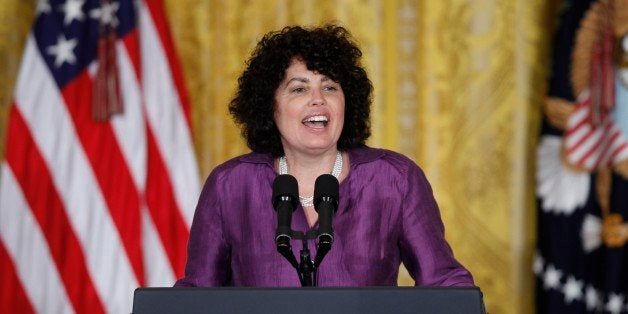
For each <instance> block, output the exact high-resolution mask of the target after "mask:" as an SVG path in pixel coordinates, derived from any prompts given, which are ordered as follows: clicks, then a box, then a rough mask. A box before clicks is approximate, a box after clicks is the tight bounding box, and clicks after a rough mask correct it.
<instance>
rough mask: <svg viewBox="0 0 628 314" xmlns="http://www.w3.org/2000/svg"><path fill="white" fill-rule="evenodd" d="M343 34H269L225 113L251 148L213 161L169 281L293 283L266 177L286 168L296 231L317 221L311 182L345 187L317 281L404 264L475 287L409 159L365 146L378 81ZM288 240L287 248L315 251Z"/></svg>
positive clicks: (367, 277)
mask: <svg viewBox="0 0 628 314" xmlns="http://www.w3.org/2000/svg"><path fill="white" fill-rule="evenodd" d="M361 56H362V53H361V51H360V49H359V48H358V47H357V45H356V44H355V43H354V42H353V40H352V38H351V36H350V34H349V33H348V31H347V30H346V29H344V28H342V27H339V26H335V25H328V26H324V27H320V28H311V29H306V28H302V27H299V26H294V27H286V28H284V29H283V30H281V31H278V32H272V33H269V34H267V35H265V36H264V37H263V38H262V40H261V41H260V42H259V43H258V45H257V47H256V48H255V50H254V52H253V54H252V56H251V58H250V59H249V60H248V62H247V68H246V69H245V71H244V72H243V73H242V75H241V76H240V78H239V79H238V89H237V92H236V95H235V97H234V99H233V100H232V101H231V103H230V106H229V110H230V112H231V114H232V115H233V117H234V119H235V121H236V122H237V123H238V124H239V125H240V126H241V127H242V134H243V136H244V138H245V139H246V141H247V144H248V146H249V148H250V149H251V150H252V152H251V153H249V154H246V155H243V156H240V157H237V158H234V159H232V160H229V161H227V162H225V163H224V164H222V165H220V166H218V167H217V168H215V169H214V170H213V171H212V173H211V174H210V175H209V177H208V179H207V181H206V183H205V186H204V188H203V191H202V193H201V196H200V199H199V202H198V206H197V208H196V213H195V216H194V221H193V223H192V229H191V232H190V239H189V244H188V259H187V265H186V269H185V277H183V278H182V279H180V280H178V281H177V283H176V286H198V287H211V286H256V287H281V286H299V285H300V283H299V277H298V276H297V274H296V273H295V269H294V267H293V265H291V264H290V263H289V262H288V261H287V260H286V259H284V257H283V256H282V255H280V254H279V253H278V252H277V247H276V245H275V228H276V227H277V213H276V212H275V211H274V210H273V204H272V202H271V199H272V197H273V189H272V186H273V181H274V179H275V178H276V177H277V176H278V175H281V174H290V175H292V176H294V177H295V178H296V181H297V182H298V194H299V197H298V198H299V204H298V205H297V209H296V211H295V212H294V215H293V217H292V229H294V230H302V231H307V230H312V229H314V228H317V224H318V215H317V212H316V211H315V208H314V204H313V197H312V196H313V194H314V185H315V181H316V179H317V178H318V177H319V176H321V175H322V174H331V175H333V176H334V177H336V178H337V179H338V181H339V182H340V186H339V200H338V201H339V202H338V208H337V212H336V214H335V216H334V218H333V230H334V240H333V241H334V242H333V247H332V248H331V250H330V251H329V252H328V253H327V255H326V257H325V259H324V261H323V262H322V263H321V264H320V266H319V267H318V268H317V270H316V272H317V274H316V278H315V281H316V282H315V284H316V285H318V286H393V285H396V283H397V275H398V271H399V266H400V263H402V262H403V263H404V265H405V266H406V268H407V269H408V271H409V273H410V275H411V276H412V277H413V278H414V280H415V282H416V285H419V286H472V285H473V279H472V276H471V274H470V273H469V272H468V271H467V270H466V269H465V268H464V267H463V266H462V265H461V264H460V263H458V261H456V259H455V258H454V256H453V253H452V250H451V248H450V247H449V245H448V244H447V242H446V241H445V237H444V227H443V223H442V221H441V218H440V214H439V210H438V206H437V205H436V202H435V200H434V197H433V195H432V190H431V187H430V185H429V183H428V182H427V179H426V178H425V175H424V174H423V172H422V171H421V169H420V168H419V167H418V166H417V165H416V164H415V163H414V162H412V161H411V160H410V159H408V158H407V157H405V156H403V155H401V154H398V153H395V152H392V151H388V150H383V149H375V148H370V147H367V146H366V145H365V141H366V139H367V138H368V137H369V135H370V121H369V119H370V117H369V116H370V106H371V102H372V91H373V87H372V85H371V82H370V81H369V79H368V77H367V74H366V71H365V70H364V68H363V67H362V66H361V64H360V58H361ZM315 244H316V243H315V241H313V240H310V241H301V240H296V239H293V240H292V241H291V245H292V248H293V249H295V250H299V249H303V245H305V246H312V247H311V248H312V249H313V248H314V247H315Z"/></svg>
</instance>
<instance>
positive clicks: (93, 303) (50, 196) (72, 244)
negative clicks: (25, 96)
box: [6, 106, 104, 313]
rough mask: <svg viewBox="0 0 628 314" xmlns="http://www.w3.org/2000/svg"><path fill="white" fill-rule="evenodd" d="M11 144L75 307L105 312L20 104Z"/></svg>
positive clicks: (15, 166) (10, 157)
mask: <svg viewBox="0 0 628 314" xmlns="http://www.w3.org/2000/svg"><path fill="white" fill-rule="evenodd" d="M7 147H10V148H11V149H9V150H7V154H6V159H7V163H8V164H9V166H10V167H11V169H12V171H13V173H14V174H15V178H16V180H17V182H18V183H19V185H20V188H21V189H22V191H23V192H24V196H25V198H26V201H27V202H28V204H29V207H30V208H31V211H32V212H33V216H34V217H35V218H36V219H37V222H38V224H39V225H40V228H41V230H42V233H43V234H44V236H45V237H46V241H47V242H48V246H49V248H50V253H51V256H52V258H53V260H54V261H55V264H56V266H57V269H58V271H59V275H60V277H61V279H62V281H63V283H64V286H65V288H66V291H67V295H68V297H69V299H70V302H72V305H73V307H74V309H75V310H76V311H77V312H79V313H104V307H103V304H102V303H101V300H100V299H99V298H98V294H97V293H96V289H95V288H94V284H93V282H92V279H91V277H90V275H89V271H88V269H87V266H86V263H85V256H84V255H83V251H82V248H81V245H80V243H79V241H78V239H77V237H76V234H75V233H74V230H73V229H72V226H71V224H70V222H69V219H68V217H67V214H66V212H65V209H64V205H63V202H62V201H61V198H60V197H59V193H58V191H57V188H56V187H55V185H54V182H53V181H52V177H51V175H50V172H49V171H48V168H47V166H46V162H45V161H44V159H43V157H42V156H41V153H40V152H39V149H38V147H37V145H36V143H35V141H34V139H33V138H32V137H31V133H30V130H29V129H28V127H27V125H26V123H25V121H24V120H23V118H22V116H21V114H20V113H19V111H18V109H17V107H16V106H12V109H11V112H10V114H9V125H8V130H7Z"/></svg>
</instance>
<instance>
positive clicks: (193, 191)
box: [139, 1, 200, 228]
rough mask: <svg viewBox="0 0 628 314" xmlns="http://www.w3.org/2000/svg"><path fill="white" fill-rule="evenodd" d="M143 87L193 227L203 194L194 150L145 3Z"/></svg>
mask: <svg viewBox="0 0 628 314" xmlns="http://www.w3.org/2000/svg"><path fill="white" fill-rule="evenodd" d="M139 29H140V34H141V36H140V47H141V49H142V72H143V75H142V84H143V91H144V93H143V94H144V96H145V102H144V104H145V106H146V112H147V119H148V124H149V127H150V128H151V130H152V132H153V134H155V138H156V141H157V146H158V147H159V151H160V152H161V154H162V156H163V160H164V163H165V165H166V168H167V171H168V174H169V177H170V180H171V182H172V187H173V189H174V194H175V195H174V197H175V200H176V201H177V205H178V206H179V209H180V210H181V213H182V216H183V219H184V221H185V223H186V225H187V226H188V228H189V227H190V225H191V222H192V216H193V215H194V208H195V203H196V198H197V197H198V195H199V192H200V186H199V177H198V169H197V165H196V161H195V157H194V148H193V145H192V139H191V137H190V129H189V127H188V126H187V120H186V119H185V115H184V112H183V110H182V107H181V104H180V103H179V96H178V94H177V89H176V85H175V84H174V82H173V80H172V75H171V73H170V68H169V66H168V59H167V57H166V55H165V52H164V50H163V47H162V45H161V40H160V38H159V35H158V33H157V29H156V28H155V25H154V23H153V21H152V18H151V15H150V12H149V11H148V8H147V7H146V4H145V3H144V1H142V2H141V5H140V10H139Z"/></svg>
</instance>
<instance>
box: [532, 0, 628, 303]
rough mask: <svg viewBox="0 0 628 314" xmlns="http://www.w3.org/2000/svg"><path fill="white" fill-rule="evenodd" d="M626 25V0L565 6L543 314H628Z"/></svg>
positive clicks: (543, 148)
mask: <svg viewBox="0 0 628 314" xmlns="http://www.w3.org/2000/svg"><path fill="white" fill-rule="evenodd" d="M621 17H623V18H621ZM625 17H628V1H625V0H598V1H592V0H587V1H583V0H578V1H575V0H574V1H566V2H565V3H564V6H563V12H562V14H561V20H560V24H559V25H558V28H557V33H556V36H555V42H554V54H553V64H552V76H551V78H550V81H549V91H548V97H547V100H546V103H545V114H546V115H545V119H544V121H543V126H542V131H541V138H540V141H539V146H538V150H537V163H538V164H537V191H536V192H537V197H538V208H539V212H538V244H537V254H536V258H535V261H534V273H535V274H536V279H537V280H536V282H537V285H536V286H537V287H536V299H537V300H536V301H537V312H538V313H626V312H628V252H626V248H627V244H626V243H627V242H626V241H627V240H628V223H626V218H628V168H627V165H628V127H627V125H628V66H627V64H628V37H627V36H628V34H626V33H625V32H626V20H625ZM621 23H623V24H622V25H624V26H620V24H621ZM622 29H623V30H622ZM618 52H619V53H618Z"/></svg>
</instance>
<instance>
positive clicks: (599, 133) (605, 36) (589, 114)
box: [565, 26, 628, 171]
mask: <svg viewBox="0 0 628 314" xmlns="http://www.w3.org/2000/svg"><path fill="white" fill-rule="evenodd" d="M600 33H601V36H600V37H601V44H600V45H596V46H595V49H594V51H593V52H592V53H591V59H592V60H591V78H590V84H589V85H590V87H589V88H587V89H585V90H584V91H583V92H582V93H581V95H580V96H579V97H578V101H577V104H576V108H575V110H574V112H573V114H571V115H570V117H569V121H567V130H566V131H567V132H566V134H565V155H566V159H567V162H569V163H570V164H571V165H574V166H576V167H578V168H581V169H584V170H587V171H594V170H598V169H604V168H607V167H609V166H611V165H613V164H616V163H618V162H620V161H622V160H625V159H628V140H627V139H626V138H625V137H624V135H623V134H622V131H621V130H620V129H619V127H617V125H616V124H615V121H614V120H613V117H612V116H611V114H610V112H611V110H612V108H613V107H615V89H614V87H615V73H614V72H615V71H614V69H613V64H612V63H613V46H612V44H613V35H612V29H611V27H610V26H607V27H604V28H602V30H601V32H600Z"/></svg>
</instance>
